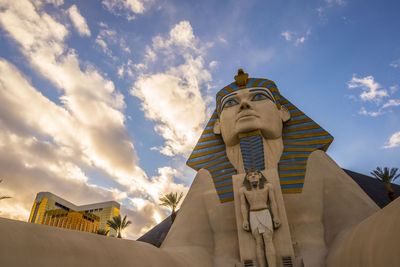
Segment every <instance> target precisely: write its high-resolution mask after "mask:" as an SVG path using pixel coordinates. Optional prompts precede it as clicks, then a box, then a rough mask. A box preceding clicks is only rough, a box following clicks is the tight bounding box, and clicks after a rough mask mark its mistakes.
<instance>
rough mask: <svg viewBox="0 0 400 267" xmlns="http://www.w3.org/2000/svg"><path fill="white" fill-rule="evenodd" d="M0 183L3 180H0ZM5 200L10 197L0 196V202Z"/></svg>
mask: <svg viewBox="0 0 400 267" xmlns="http://www.w3.org/2000/svg"><path fill="white" fill-rule="evenodd" d="M1 182H3V179H0V183H1ZM6 198H11V197H9V196H0V200H2V199H6Z"/></svg>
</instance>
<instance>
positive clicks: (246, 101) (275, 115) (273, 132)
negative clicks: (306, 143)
mask: <svg viewBox="0 0 400 267" xmlns="http://www.w3.org/2000/svg"><path fill="white" fill-rule="evenodd" d="M247 77H248V74H247V73H244V71H243V70H242V69H240V70H239V72H238V75H237V76H235V80H236V84H237V85H238V88H239V90H237V91H234V92H232V93H228V94H224V96H223V97H222V95H221V91H222V90H223V89H222V90H221V91H220V93H219V94H217V111H218V115H219V116H218V119H217V121H216V122H215V124H214V133H215V134H221V135H222V139H223V140H224V142H225V144H226V145H228V146H232V145H235V144H237V143H239V137H238V136H239V134H241V133H246V132H250V131H254V130H261V133H262V135H263V136H264V138H266V139H276V138H279V137H281V136H282V127H283V122H285V121H288V120H289V119H290V113H289V111H288V110H287V109H286V108H285V107H284V106H281V105H280V104H279V105H278V104H277V102H276V100H275V98H274V94H273V93H272V91H271V90H270V89H268V88H267V87H250V88H246V87H245V85H246V81H247V80H248V78H247Z"/></svg>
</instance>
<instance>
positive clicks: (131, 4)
mask: <svg viewBox="0 0 400 267" xmlns="http://www.w3.org/2000/svg"><path fill="white" fill-rule="evenodd" d="M102 3H103V5H104V6H105V7H106V8H107V9H108V11H110V12H111V13H113V14H115V15H118V16H120V15H123V16H125V17H126V18H127V19H128V20H132V19H135V14H143V13H144V12H145V11H146V9H147V8H148V7H149V6H150V4H151V3H152V1H149V0H103V1H102Z"/></svg>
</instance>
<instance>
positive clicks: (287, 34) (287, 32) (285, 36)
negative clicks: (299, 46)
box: [281, 31, 292, 41]
mask: <svg viewBox="0 0 400 267" xmlns="http://www.w3.org/2000/svg"><path fill="white" fill-rule="evenodd" d="M281 36H283V37H284V38H285V40H286V41H290V40H292V34H291V33H290V32H289V31H285V32H282V33H281Z"/></svg>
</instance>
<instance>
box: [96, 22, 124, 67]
mask: <svg viewBox="0 0 400 267" xmlns="http://www.w3.org/2000/svg"><path fill="white" fill-rule="evenodd" d="M100 26H101V27H102V28H103V29H101V30H100V31H99V34H98V35H97V36H96V40H95V42H96V44H98V45H99V46H100V47H101V49H102V50H103V52H104V54H106V55H108V56H109V57H111V58H112V59H114V60H117V57H116V56H114V55H113V53H112V51H111V49H110V48H109V45H117V46H119V47H120V48H121V50H122V51H124V52H125V53H131V50H130V48H129V47H128V46H127V44H126V41H125V39H124V38H123V36H119V35H118V33H117V32H116V31H115V30H112V29H110V28H109V27H108V25H107V24H105V23H102V22H101V23H100Z"/></svg>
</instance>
